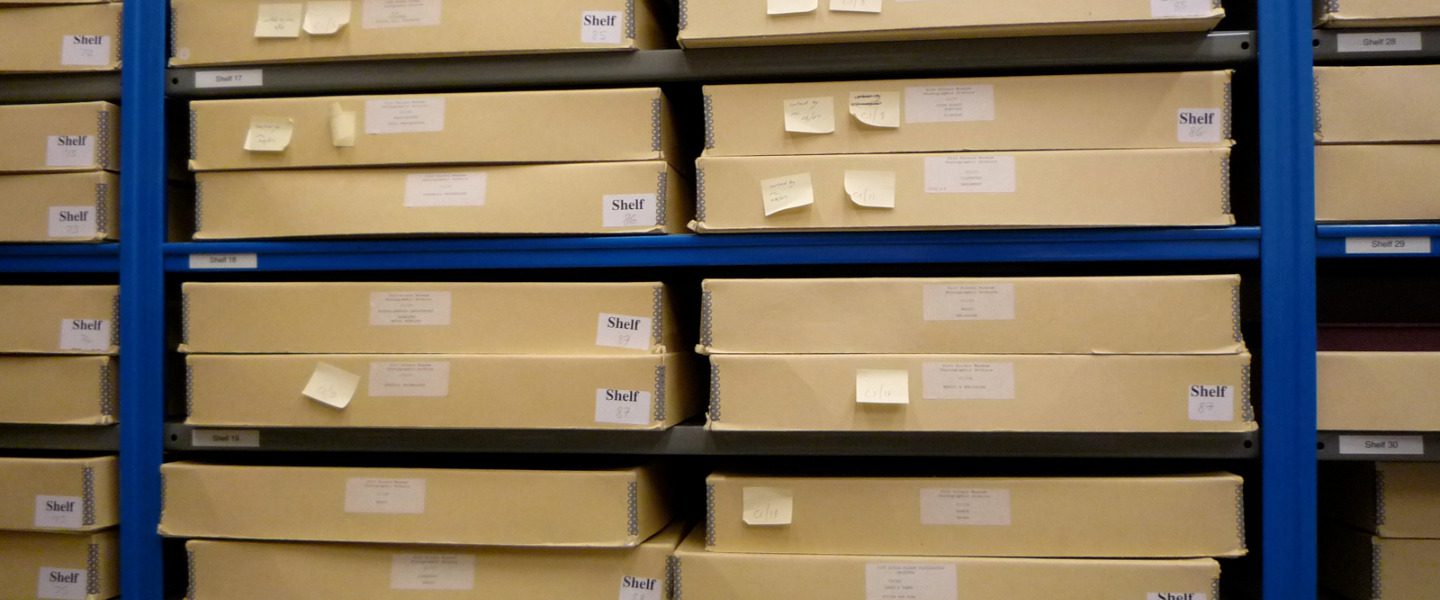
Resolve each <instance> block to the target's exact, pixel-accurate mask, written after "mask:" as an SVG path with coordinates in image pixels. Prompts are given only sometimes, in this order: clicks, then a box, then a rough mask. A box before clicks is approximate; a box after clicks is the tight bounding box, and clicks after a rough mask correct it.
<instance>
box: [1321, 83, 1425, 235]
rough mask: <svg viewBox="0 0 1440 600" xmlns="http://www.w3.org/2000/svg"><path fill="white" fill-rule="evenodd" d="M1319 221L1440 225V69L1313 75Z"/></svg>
mask: <svg viewBox="0 0 1440 600" xmlns="http://www.w3.org/2000/svg"><path fill="white" fill-rule="evenodd" d="M1315 101H1316V104H1315V108H1316V115H1315V141H1316V143H1317V146H1316V148H1315V177H1316V183H1315V195H1316V201H1315V212H1316V218H1317V219H1319V220H1321V221H1418V220H1437V219H1440V202H1437V201H1436V198H1437V195H1440V180H1437V178H1436V177H1435V173H1434V166H1435V165H1436V164H1437V161H1440V115H1437V113H1436V111H1435V106H1436V105H1437V103H1440V65H1410V66H1376V67H1317V68H1316V69H1315Z"/></svg>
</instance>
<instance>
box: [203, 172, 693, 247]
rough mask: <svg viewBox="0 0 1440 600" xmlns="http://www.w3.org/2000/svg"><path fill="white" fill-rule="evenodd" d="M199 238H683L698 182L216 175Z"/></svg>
mask: <svg viewBox="0 0 1440 600" xmlns="http://www.w3.org/2000/svg"><path fill="white" fill-rule="evenodd" d="M195 181H196V185H195V214H196V217H197V218H196V232H195V239H197V240H221V239H249V238H289V237H320V236H354V235H416V234H419V235H443V234H472V235H473V234H582V233H583V234H591V235H600V234H617V233H681V232H683V231H684V230H685V224H686V221H688V220H689V219H690V215H691V212H692V209H691V207H692V206H693V203H692V202H691V199H690V198H691V192H690V183H689V182H688V181H687V180H686V179H685V178H684V177H683V176H681V175H680V174H678V173H676V172H675V171H674V169H671V168H670V167H669V166H668V165H667V164H666V163H665V162H664V161H648V162H615V163H580V164H560V165H511V166H496V167H464V168H439V169H344V170H339V169H337V170H324V171H311V170H305V171H211V172H204V173H197V174H196V177H195Z"/></svg>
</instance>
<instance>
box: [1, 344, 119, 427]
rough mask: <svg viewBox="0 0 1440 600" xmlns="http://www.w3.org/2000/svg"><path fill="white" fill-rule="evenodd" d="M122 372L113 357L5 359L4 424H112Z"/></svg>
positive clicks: (27, 357)
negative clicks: (119, 378)
mask: <svg viewBox="0 0 1440 600" xmlns="http://www.w3.org/2000/svg"><path fill="white" fill-rule="evenodd" d="M118 370H119V365H118V364H117V363H116V362H115V361H114V359H111V358H110V357H108V356H5V355H0V423H30V424H45V425H112V424H114V423H115V418H116V417H117V416H118V415H119V413H118V411H119V406H118V405H117V403H116V402H115V399H116V398H117V397H119V396H118V394H117V392H118V390H117V387H116V386H117V385H118V381H117V377H116V376H117V375H118Z"/></svg>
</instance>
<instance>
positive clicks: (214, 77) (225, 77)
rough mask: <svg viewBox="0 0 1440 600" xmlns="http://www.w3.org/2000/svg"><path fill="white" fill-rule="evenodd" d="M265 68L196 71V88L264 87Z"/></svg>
mask: <svg viewBox="0 0 1440 600" xmlns="http://www.w3.org/2000/svg"><path fill="white" fill-rule="evenodd" d="M264 86H265V71H264V70H263V69H237V70H233V71H196V72H195V87H196V89H202V90H204V89H209V88H242V87H264Z"/></svg>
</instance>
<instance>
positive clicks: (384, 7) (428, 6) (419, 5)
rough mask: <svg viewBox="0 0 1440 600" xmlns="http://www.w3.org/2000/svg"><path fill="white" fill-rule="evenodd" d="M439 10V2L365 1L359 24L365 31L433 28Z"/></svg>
mask: <svg viewBox="0 0 1440 600" xmlns="http://www.w3.org/2000/svg"><path fill="white" fill-rule="evenodd" d="M441 9H442V5H441V0H365V5H364V6H363V7H361V12H362V13H363V15H362V16H361V23H360V24H361V26H363V27H364V28H366V29H386V28H390V27H434V26H436V25H439V24H440V16H441V14H442V10H441Z"/></svg>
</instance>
